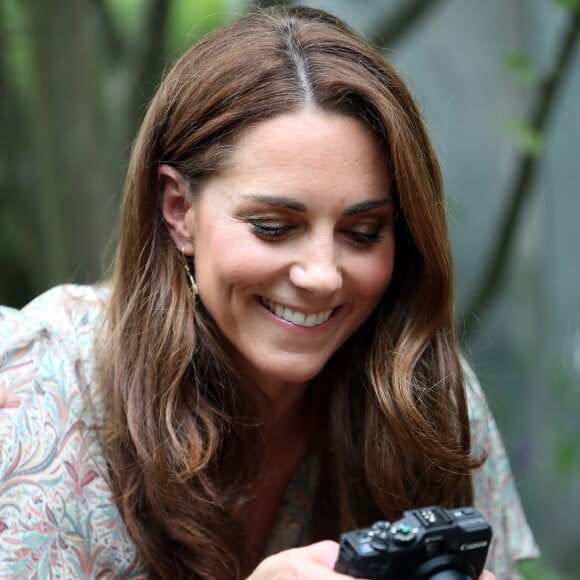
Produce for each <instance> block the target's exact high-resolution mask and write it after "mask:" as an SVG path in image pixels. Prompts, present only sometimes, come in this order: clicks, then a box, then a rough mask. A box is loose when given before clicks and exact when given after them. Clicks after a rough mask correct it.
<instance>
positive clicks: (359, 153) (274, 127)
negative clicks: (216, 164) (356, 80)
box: [220, 108, 391, 195]
mask: <svg viewBox="0 0 580 580" xmlns="http://www.w3.org/2000/svg"><path fill="white" fill-rule="evenodd" d="M220 175H221V176H222V177H224V178H228V177H230V178H232V179H236V180H237V181H238V183H239V184H242V183H244V182H246V181H251V182H259V181H265V182H268V183H270V184H271V185H275V184H276V183H278V182H287V181H288V180H289V181H295V182H297V183H298V182H299V183H301V184H302V185H306V184H307V183H308V185H309V187H311V188H312V187H315V186H319V187H321V188H324V187H325V186H332V187H336V185H337V183H338V182H343V183H344V185H345V186H348V188H350V189H360V190H361V191H367V192H372V193H376V194H377V195H378V194H379V193H381V192H382V193H386V190H388V189H389V184H390V181H391V176H390V169H389V162H388V156H387V152H386V149H385V147H384V145H383V143H382V142H381V140H380V139H379V138H378V137H377V135H376V134H375V133H374V132H373V131H372V130H371V129H370V127H369V126H368V125H366V124H365V123H363V122H362V121H361V120H359V119H358V118H355V117H352V116H347V115H342V114H338V113H328V112H324V111H320V110H318V109H315V108H305V109H301V110H298V111H295V112H291V113H284V114H281V115H278V116H276V117H273V118H271V119H268V120H266V121H262V122H260V123H258V124H256V125H253V126H252V127H250V128H248V129H247V130H245V131H244V132H243V133H241V134H240V135H239V136H238V137H237V138H236V139H235V141H234V142H233V144H232V148H231V151H230V155H229V156H228V160H227V162H226V163H225V166H224V167H223V171H221V172H220Z"/></svg>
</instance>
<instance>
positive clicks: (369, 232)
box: [342, 220, 385, 245]
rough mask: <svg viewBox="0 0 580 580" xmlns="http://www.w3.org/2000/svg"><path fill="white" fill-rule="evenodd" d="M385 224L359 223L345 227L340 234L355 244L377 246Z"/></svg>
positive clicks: (374, 222)
mask: <svg viewBox="0 0 580 580" xmlns="http://www.w3.org/2000/svg"><path fill="white" fill-rule="evenodd" d="M384 227H385V224H383V223H382V222H377V221H374V220H373V221H369V222H359V223H354V224H352V225H351V226H348V227H345V228H344V229H343V230H342V234H343V235H344V236H345V237H347V238H348V239H349V240H350V241H352V242H354V243H355V244H361V245H366V244H378V243H379V242H380V241H381V240H382V239H383V229H384Z"/></svg>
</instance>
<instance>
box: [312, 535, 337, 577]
mask: <svg viewBox="0 0 580 580" xmlns="http://www.w3.org/2000/svg"><path fill="white" fill-rule="evenodd" d="M306 549H307V550H308V551H309V552H310V558H311V559H312V560H313V561H314V562H317V563H318V564H321V565H322V566H325V567H326V568H330V569H331V570H332V569H333V568H334V565H335V564H336V560H337V558H338V551H339V549H340V546H339V545H338V544H337V543H336V542H333V541H332V540H323V541H321V542H317V543H316V544H312V545H310V546H308V547H307V548H306Z"/></svg>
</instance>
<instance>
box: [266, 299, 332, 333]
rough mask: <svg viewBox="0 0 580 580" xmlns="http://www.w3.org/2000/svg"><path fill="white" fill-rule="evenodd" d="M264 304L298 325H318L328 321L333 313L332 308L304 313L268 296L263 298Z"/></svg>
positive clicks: (281, 316)
mask: <svg viewBox="0 0 580 580" xmlns="http://www.w3.org/2000/svg"><path fill="white" fill-rule="evenodd" d="M262 304H263V305H264V306H266V308H268V310H270V311H271V312H273V313H274V314H275V315H276V316H279V317H280V318H283V319H284V320H286V321H288V322H291V323H292V324H295V325H296V326H318V325H319V324H322V323H323V322H326V321H327V320H328V319H329V318H330V315H331V314H332V310H333V309H332V308H331V309H330V310H323V311H322V312H318V313H316V314H304V312H300V311H298V310H292V309H291V308H288V307H287V306H282V305H281V304H277V303H276V302H272V301H271V300H268V299H267V298H262Z"/></svg>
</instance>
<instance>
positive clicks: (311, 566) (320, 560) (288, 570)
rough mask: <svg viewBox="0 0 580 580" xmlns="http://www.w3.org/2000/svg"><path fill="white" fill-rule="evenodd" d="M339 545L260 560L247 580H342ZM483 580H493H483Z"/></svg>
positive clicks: (313, 546) (329, 542)
mask: <svg viewBox="0 0 580 580" xmlns="http://www.w3.org/2000/svg"><path fill="white" fill-rule="evenodd" d="M338 549H339V545H338V544H337V543H336V542H333V541H332V540H324V541H323V542H317V543H316V544H311V545H309V546H304V547H303V548H293V549H291V550H284V551H283V552H280V553H278V554H274V555H273V556H269V557H268V558H266V559H265V560H263V561H262V562H261V563H260V565H259V566H258V567H257V568H256V569H255V570H254V572H253V573H252V575H251V576H250V577H249V578H248V579H247V580H271V579H274V578H275V579H276V580H345V578H351V576H345V575H344V574H339V573H338V572H334V570H333V568H334V563H335V562H336V559H337V558H338ZM482 579H483V580H492V579H490V578H486V577H482Z"/></svg>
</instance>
